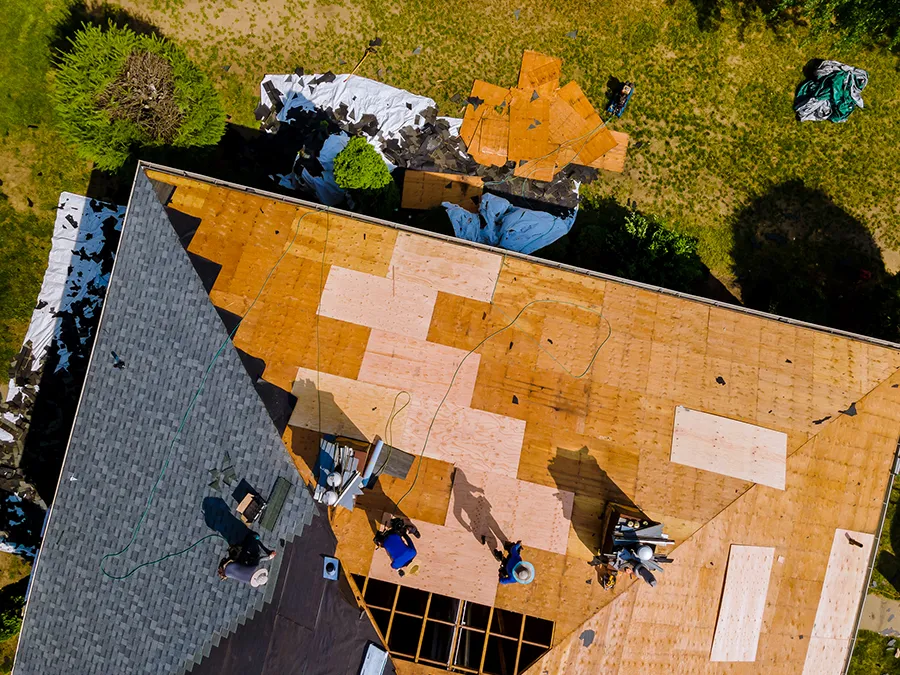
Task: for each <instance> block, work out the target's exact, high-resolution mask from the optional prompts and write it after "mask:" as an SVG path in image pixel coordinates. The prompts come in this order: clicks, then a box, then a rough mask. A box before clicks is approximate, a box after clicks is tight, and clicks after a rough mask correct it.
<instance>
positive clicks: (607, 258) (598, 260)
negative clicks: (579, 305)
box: [574, 202, 706, 290]
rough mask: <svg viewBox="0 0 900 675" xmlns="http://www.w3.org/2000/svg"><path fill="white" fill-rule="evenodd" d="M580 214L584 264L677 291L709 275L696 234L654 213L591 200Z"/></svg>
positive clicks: (580, 261)
mask: <svg viewBox="0 0 900 675" xmlns="http://www.w3.org/2000/svg"><path fill="white" fill-rule="evenodd" d="M598 206H599V208H598ZM578 218H579V220H580V222H579V221H576V226H577V227H578V229H577V231H576V233H575V245H576V246H575V248H576V252H575V253H574V258H575V264H577V265H578V266H580V267H584V268H587V269H592V270H597V271H598V272H605V273H607V274H612V275H615V276H619V277H624V278H626V279H631V280H633V281H641V282H644V283H647V284H653V285H656V286H664V287H666V288H671V289H675V290H692V289H693V288H694V286H695V285H696V284H697V282H698V281H700V280H701V279H703V277H704V275H705V272H706V270H705V268H704V266H703V263H702V262H701V260H700V256H699V255H698V254H697V239H696V238H694V237H691V236H689V235H686V234H682V233H680V232H676V231H675V230H671V229H669V228H668V227H666V226H665V224H663V223H662V222H661V221H659V220H657V219H656V218H654V217H652V216H647V215H644V214H641V213H638V212H636V211H631V212H624V213H623V212H621V210H620V209H616V208H610V205H608V204H601V205H597V204H591V203H590V202H588V203H587V204H586V205H585V207H584V208H583V209H582V211H581V212H580V213H579V216H578Z"/></svg>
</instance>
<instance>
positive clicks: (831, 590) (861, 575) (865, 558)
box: [811, 529, 875, 640]
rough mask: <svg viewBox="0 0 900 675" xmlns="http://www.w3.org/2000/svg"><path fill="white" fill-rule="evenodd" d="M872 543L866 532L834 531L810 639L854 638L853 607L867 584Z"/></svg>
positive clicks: (854, 613)
mask: <svg viewBox="0 0 900 675" xmlns="http://www.w3.org/2000/svg"><path fill="white" fill-rule="evenodd" d="M874 541H875V537H874V536H873V535H871V534H866V533H865V532H851V531H849V530H842V529H837V530H835V532H834V540H833V541H832V543H831V553H830V555H829V556H828V568H827V569H826V570H825V582H824V583H823V584H822V594H821V595H820V596H819V606H818V609H817V610H816V621H815V623H814V624H813V629H812V634H811V635H812V637H820V638H830V639H836V640H843V639H848V640H849V639H850V638H851V637H853V626H854V623H855V621H856V608H857V606H858V605H859V601H860V598H861V597H862V590H863V586H865V583H866V570H867V568H868V565H869V557H870V555H871V553H872V544H873V542H874ZM853 542H856V544H862V546H857V545H856V544H854V543H853Z"/></svg>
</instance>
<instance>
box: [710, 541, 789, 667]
mask: <svg viewBox="0 0 900 675" xmlns="http://www.w3.org/2000/svg"><path fill="white" fill-rule="evenodd" d="M774 559H775V549H774V548H773V547H770V546H738V545H735V544H732V545H731V551H730V553H729V554H728V570H727V571H726V573H725V588H724V590H723V591H722V602H721V605H720V606H719V618H718V621H717V622H716V634H715V637H714V638H713V645H712V652H711V654H710V657H709V660H710V661H756V648H757V646H758V645H759V632H760V630H761V629H762V621H763V612H764V611H765V609H766V595H767V594H768V591H769V578H770V576H771V573H772V563H773V561H774Z"/></svg>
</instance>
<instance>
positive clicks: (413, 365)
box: [357, 330, 481, 406]
mask: <svg viewBox="0 0 900 675" xmlns="http://www.w3.org/2000/svg"><path fill="white" fill-rule="evenodd" d="M466 354H467V352H465V351H463V350H462V349H455V348H454V347H447V346H445V345H440V344H437V343H435V342H426V341H425V340H416V339H415V338H410V337H406V336H403V335H396V334H394V333H386V332H384V331H380V330H373V331H372V332H371V333H370V335H369V343H368V345H367V346H366V353H365V355H364V356H363V360H362V365H361V366H360V369H359V376H358V377H357V379H359V380H360V381H361V382H371V383H372V384H380V385H383V386H386V387H393V388H395V389H402V390H405V391H408V392H410V393H411V394H412V393H419V394H423V395H425V396H428V397H430V398H436V399H441V398H443V396H444V395H445V394H448V391H449V394H448V396H447V397H448V400H451V401H453V402H455V403H458V404H459V405H463V406H468V405H471V403H472V392H473V391H474V390H475V379H476V378H477V377H478V364H479V362H480V360H481V357H480V356H479V355H478V354H475V353H473V354H470V355H469V356H468V358H467V357H466ZM464 359H465V360H464ZM454 376H455V377H454ZM451 385H452V386H451Z"/></svg>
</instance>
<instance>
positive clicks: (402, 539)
mask: <svg viewBox="0 0 900 675" xmlns="http://www.w3.org/2000/svg"><path fill="white" fill-rule="evenodd" d="M410 534H411V535H413V536H414V537H415V538H416V539H419V538H420V537H421V536H422V535H421V534H419V529H418V528H417V527H416V526H415V525H413V524H412V523H407V522H406V521H405V520H403V518H391V522H390V526H389V527H388V529H386V530H385V531H384V532H379V533H378V534H376V535H375V548H383V549H384V550H385V551H386V552H387V554H388V555H389V556H390V558H391V568H393V569H395V570H397V572H398V574H399V575H400V576H401V577H402V576H403V575H405V574H406V572H404V571H403V568H404V567H406V566H407V565H409V564H410V563H411V562H412V561H413V559H414V558H415V557H416V547H415V545H414V544H413V543H412V539H410V538H409V535H410Z"/></svg>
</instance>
